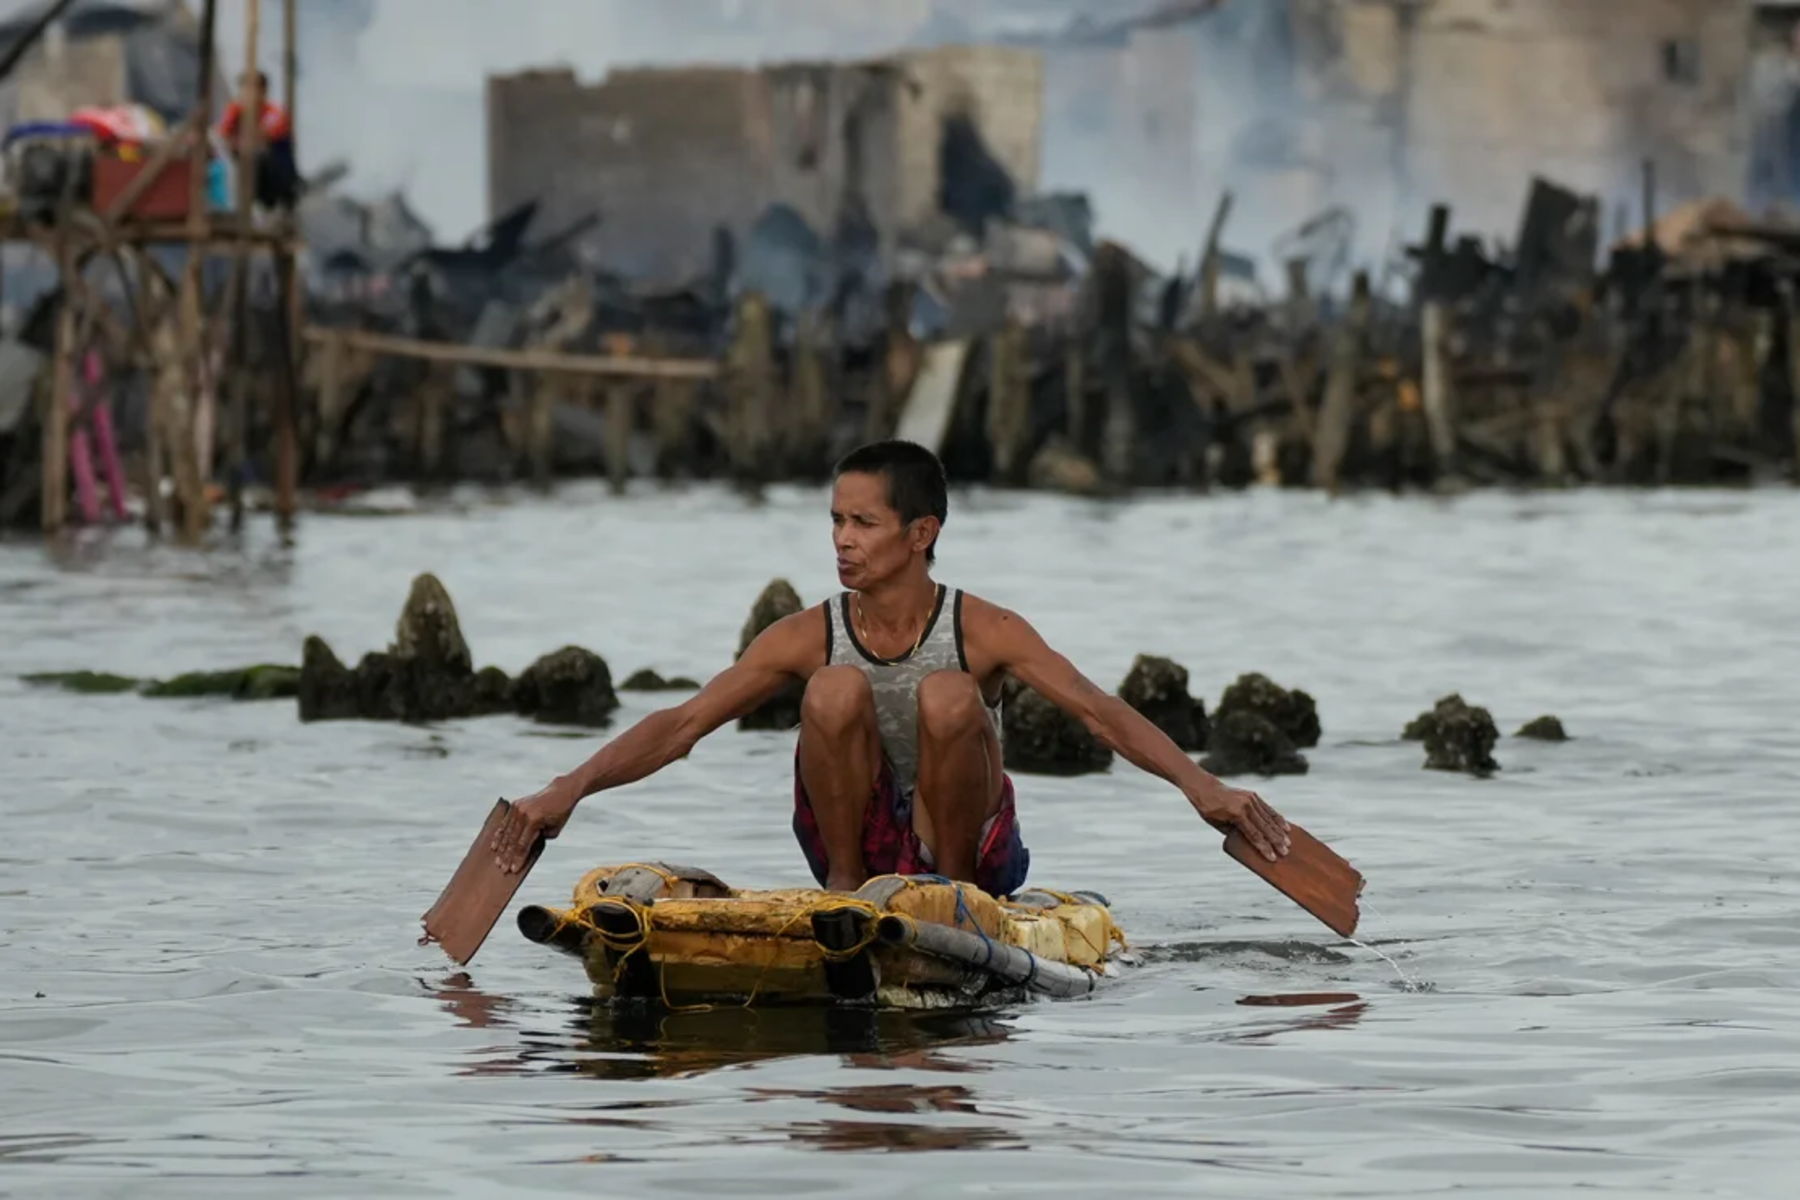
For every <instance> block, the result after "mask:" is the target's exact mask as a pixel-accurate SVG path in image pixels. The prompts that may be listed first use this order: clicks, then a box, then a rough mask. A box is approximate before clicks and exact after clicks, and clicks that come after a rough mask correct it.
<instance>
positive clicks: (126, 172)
mask: <svg viewBox="0 0 1800 1200" xmlns="http://www.w3.org/2000/svg"><path fill="white" fill-rule="evenodd" d="M192 163H193V155H192V154H191V153H189V154H186V155H182V156H180V157H178V158H175V159H171V160H170V161H169V163H168V165H167V166H165V167H164V168H163V169H162V173H161V174H160V175H158V176H157V178H156V181H155V182H154V183H152V184H151V185H150V186H149V187H147V188H145V189H144V194H143V195H141V196H139V197H138V198H137V200H136V201H135V202H134V203H133V204H132V206H131V207H130V208H129V209H128V210H126V215H127V216H130V217H134V218H136V219H137V220H140V221H179V220H183V219H185V218H186V217H187V215H188V195H189V191H188V189H189V186H190V182H189V176H188V172H189V171H190V170H192V169H193V168H192ZM149 165H150V155H148V154H146V155H144V156H143V157H142V158H139V159H137V160H136V161H127V160H125V159H123V158H120V157H119V156H118V155H117V154H115V153H113V152H112V151H109V150H101V151H99V152H98V153H97V154H96V155H95V156H94V208H95V209H96V210H98V211H100V212H104V211H106V210H107V209H108V208H109V207H111V205H112V202H113V200H114V199H115V198H116V197H117V196H118V195H119V193H120V192H123V191H124V190H125V189H126V188H128V187H130V186H131V181H132V180H134V179H136V178H137V177H138V176H139V175H140V174H142V173H143V171H144V170H145V168H147V167H148V166H149Z"/></svg>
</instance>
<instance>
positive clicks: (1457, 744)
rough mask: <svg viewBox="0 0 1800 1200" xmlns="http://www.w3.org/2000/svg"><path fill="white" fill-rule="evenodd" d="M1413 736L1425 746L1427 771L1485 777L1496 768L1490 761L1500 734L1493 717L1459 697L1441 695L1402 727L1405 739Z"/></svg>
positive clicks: (1492, 760) (1492, 761)
mask: <svg viewBox="0 0 1800 1200" xmlns="http://www.w3.org/2000/svg"><path fill="white" fill-rule="evenodd" d="M1415 735H1416V740H1419V741H1423V742H1424V743H1425V767H1426V769H1427V770H1431V771H1456V772H1461V773H1462V774H1465V775H1489V774H1492V773H1493V772H1495V771H1498V770H1499V769H1500V764H1499V763H1498V762H1496V761H1494V743H1496V742H1497V741H1499V740H1500V731H1499V729H1498V728H1496V727H1495V725H1494V718H1493V716H1492V715H1491V714H1490V713H1489V712H1488V710H1487V709H1485V708H1479V707H1476V706H1473V705H1470V704H1468V703H1465V702H1464V700H1463V698H1462V697H1461V696H1460V695H1449V696H1445V697H1444V698H1443V699H1442V700H1439V701H1438V702H1437V704H1436V705H1434V706H1433V707H1432V710H1431V711H1430V712H1428V713H1422V714H1420V715H1419V717H1418V718H1417V719H1415V720H1414V721H1413V722H1412V723H1411V724H1409V725H1408V726H1407V727H1406V733H1405V736H1406V737H1407V738H1409V739H1412V738H1414V737H1415Z"/></svg>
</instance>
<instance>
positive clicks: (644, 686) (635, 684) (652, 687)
mask: <svg viewBox="0 0 1800 1200" xmlns="http://www.w3.org/2000/svg"><path fill="white" fill-rule="evenodd" d="M619 690H620V691H621V692H695V691H699V690H700V685H699V684H698V683H696V682H695V681H694V680H692V679H689V678H688V677H687V676H685V675H676V676H674V677H673V678H670V679H664V678H663V677H662V676H661V675H658V674H657V673H656V672H655V671H652V670H651V669H650V668H649V667H645V668H644V669H643V670H641V671H633V672H632V673H631V674H630V676H628V677H627V678H626V680H625V682H624V683H621V684H620V685H619Z"/></svg>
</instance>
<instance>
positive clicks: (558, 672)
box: [512, 646, 619, 728]
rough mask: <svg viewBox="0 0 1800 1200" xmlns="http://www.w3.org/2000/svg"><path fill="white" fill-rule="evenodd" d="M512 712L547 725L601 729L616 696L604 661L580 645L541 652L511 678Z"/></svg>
mask: <svg viewBox="0 0 1800 1200" xmlns="http://www.w3.org/2000/svg"><path fill="white" fill-rule="evenodd" d="M512 700H513V708H514V710H515V711H517V712H518V713H520V714H521V715H523V716H529V717H531V718H533V719H534V720H537V721H540V722H543V723H544V724H549V725H585V726H587V727H589V728H601V727H603V726H606V725H609V724H611V722H612V714H613V710H614V709H616V708H618V707H619V697H618V695H617V693H615V692H614V691H613V686H612V672H611V670H609V669H608V668H607V665H606V660H605V659H603V658H601V657H600V656H599V655H598V654H595V653H594V652H593V651H592V650H584V649H582V648H581V647H580V646H564V647H563V648H562V649H560V650H553V651H551V652H550V653H549V654H546V655H544V656H543V657H542V658H540V659H538V660H537V661H536V662H534V663H532V664H531V665H530V666H529V667H527V668H525V670H524V671H523V672H522V673H521V674H520V675H519V677H518V678H517V679H516V680H514V681H513V685H512Z"/></svg>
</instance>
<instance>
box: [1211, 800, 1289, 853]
mask: <svg viewBox="0 0 1800 1200" xmlns="http://www.w3.org/2000/svg"><path fill="white" fill-rule="evenodd" d="M1188 799H1189V800H1191V801H1192V802H1193V805H1194V807H1195V808H1196V809H1198V810H1199V812H1200V815H1201V816H1202V817H1204V818H1206V820H1207V821H1208V822H1210V823H1211V824H1212V825H1214V826H1215V827H1220V828H1223V827H1225V826H1231V827H1234V828H1236V829H1238V830H1240V831H1242V833H1243V835H1244V837H1245V838H1247V839H1248V840H1249V842H1250V844H1251V845H1252V846H1255V847H1256V848H1257V849H1258V850H1260V851H1262V854H1263V857H1264V858H1266V859H1268V860H1269V861H1270V862H1275V861H1277V860H1278V859H1281V858H1284V857H1286V855H1287V852H1288V823H1287V821H1286V819H1285V818H1283V817H1282V815H1281V814H1280V813H1278V812H1276V811H1275V810H1274V809H1272V808H1270V807H1269V805H1268V802H1267V801H1265V800H1264V799H1263V798H1262V797H1261V796H1259V795H1257V794H1256V793H1255V792H1248V791H1245V790H1243V789H1242V788H1234V787H1226V786H1225V785H1224V784H1222V783H1217V782H1216V781H1214V783H1213V785H1212V786H1210V787H1208V788H1207V789H1206V790H1205V791H1203V792H1202V793H1201V794H1200V795H1198V796H1190V797H1188Z"/></svg>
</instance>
